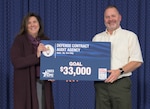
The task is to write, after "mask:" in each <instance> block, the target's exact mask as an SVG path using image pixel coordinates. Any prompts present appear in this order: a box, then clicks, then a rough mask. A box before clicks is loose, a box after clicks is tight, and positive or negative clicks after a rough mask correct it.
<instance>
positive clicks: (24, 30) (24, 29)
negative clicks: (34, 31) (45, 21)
mask: <svg viewBox="0 0 150 109" xmlns="http://www.w3.org/2000/svg"><path fill="white" fill-rule="evenodd" d="M30 17H36V19H37V20H38V22H39V26H40V29H39V32H38V36H37V37H39V38H42V37H44V36H45V35H44V27H43V25H42V20H41V17H40V16H38V15H36V14H35V13H28V14H27V15H26V16H25V17H24V18H23V20H22V23H21V27H20V31H19V33H18V35H17V36H20V35H23V34H26V33H27V23H28V20H29V18H30Z"/></svg>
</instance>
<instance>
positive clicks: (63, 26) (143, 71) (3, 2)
mask: <svg viewBox="0 0 150 109" xmlns="http://www.w3.org/2000/svg"><path fill="white" fill-rule="evenodd" d="M109 4H114V5H116V6H117V7H118V8H119V10H120V12H121V14H122V22H121V25H122V28H125V29H128V30H131V31H133V32H135V33H136V34H137V35H138V38H139V40H140V44H141V48H142V53H143V58H144V64H143V65H142V67H140V68H139V69H137V70H136V71H134V73H133V75H132V98H133V100H132V104H133V109H150V79H149V78H150V72H149V71H150V47H149V42H150V0H0V108H1V109H13V68H12V65H11V62H10V53H9V52H10V47H11V44H12V42H13V40H14V38H15V35H16V34H17V33H18V31H19V27H20V25H21V20H22V18H23V16H24V15H26V14H27V13H28V12H35V13H37V14H39V15H40V16H41V17H42V20H43V23H44V27H45V33H46V34H47V35H48V36H49V37H50V38H51V39H52V40H68V41H69V40H78V41H91V39H92V37H93V36H94V35H95V34H97V33H99V32H101V31H104V30H105V26H104V23H103V11H104V9H105V7H106V6H107V5H109ZM120 43H121V42H120ZM20 82H21V81H20ZM53 91H54V100H55V108H56V109H94V95H95V92H94V87H93V82H89V81H79V82H78V83H66V82H65V81H55V82H54V83H53Z"/></svg>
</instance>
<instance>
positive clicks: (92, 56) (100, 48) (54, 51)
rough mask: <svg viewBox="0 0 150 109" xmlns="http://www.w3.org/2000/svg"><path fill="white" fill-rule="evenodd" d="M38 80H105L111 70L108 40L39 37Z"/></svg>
mask: <svg viewBox="0 0 150 109" xmlns="http://www.w3.org/2000/svg"><path fill="white" fill-rule="evenodd" d="M42 43H43V44H44V45H45V47H46V48H47V49H48V50H47V51H44V52H42V55H41V58H40V61H41V65H40V79H41V80H49V79H54V80H86V81H104V80H105V79H106V78H107V77H108V75H109V74H108V73H107V70H109V69H110V54H111V51H110V50H111V44H110V42H91V41H52V40H42Z"/></svg>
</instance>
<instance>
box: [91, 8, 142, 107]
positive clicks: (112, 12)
mask: <svg viewBox="0 0 150 109" xmlns="http://www.w3.org/2000/svg"><path fill="white" fill-rule="evenodd" d="M120 22H121V15H120V13H119V11H118V9H117V7H115V6H108V7H107V8H106V9H105V12H104V23H105V26H106V31H104V32H102V33H99V34H97V35H96V36H95V37H93V39H92V40H93V41H95V42H100V41H104V42H111V70H108V72H109V73H110V76H109V77H108V78H107V79H106V80H105V81H104V82H95V91H96V109H131V108H132V106H131V105H132V103H131V101H132V100H131V81H130V76H131V75H132V71H134V70H135V69H137V68H138V67H140V66H141V64H142V63H143V59H142V54H141V49H140V45H139V41H138V38H137V35H136V34H135V33H133V32H131V31H128V30H125V29H122V28H121V26H120Z"/></svg>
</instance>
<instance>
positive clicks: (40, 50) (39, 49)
mask: <svg viewBox="0 0 150 109" xmlns="http://www.w3.org/2000/svg"><path fill="white" fill-rule="evenodd" d="M46 50H47V49H46V47H45V46H44V44H42V43H40V44H39V46H38V47H37V57H38V58H39V57H40V56H41V52H42V51H46Z"/></svg>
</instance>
